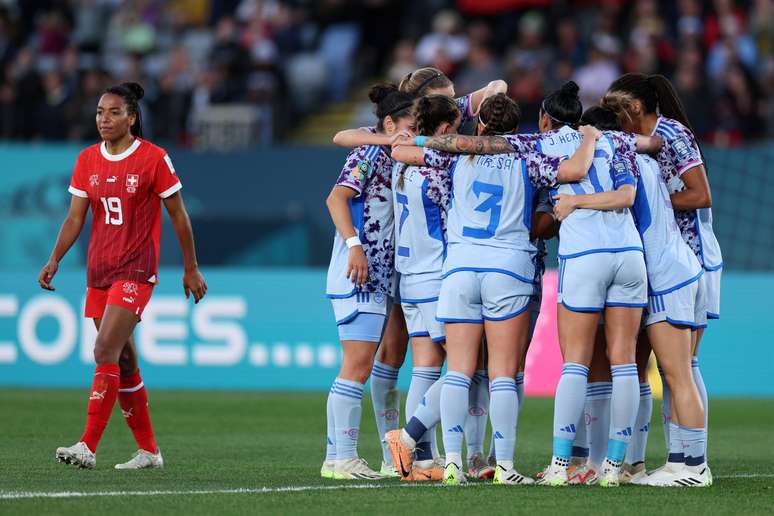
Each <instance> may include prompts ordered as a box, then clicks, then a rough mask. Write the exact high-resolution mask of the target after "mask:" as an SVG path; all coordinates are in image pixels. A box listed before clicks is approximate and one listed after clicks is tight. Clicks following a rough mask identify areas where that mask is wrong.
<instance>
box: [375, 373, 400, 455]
mask: <svg viewBox="0 0 774 516" xmlns="http://www.w3.org/2000/svg"><path fill="white" fill-rule="evenodd" d="M397 383H398V369H396V368H394V367H392V366H389V365H387V364H383V363H381V362H377V361H374V368H373V370H372V371H371V401H372V402H373V405H374V416H375V417H376V431H377V432H379V442H381V443H382V460H383V461H384V462H386V463H387V464H392V455H391V454H390V447H389V446H388V445H387V443H386V442H385V441H384V434H386V433H387V432H389V431H390V430H395V429H396V428H398V426H399V425H400V393H399V392H398V389H397V388H396V385H397Z"/></svg>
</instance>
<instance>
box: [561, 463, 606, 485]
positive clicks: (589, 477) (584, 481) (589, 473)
mask: <svg viewBox="0 0 774 516" xmlns="http://www.w3.org/2000/svg"><path fill="white" fill-rule="evenodd" d="M598 478H599V477H598V474H597V468H596V466H594V464H592V463H591V462H586V463H584V464H580V465H577V466H570V467H569V468H567V483H568V484H570V485H593V484H595V483H596V482H597V480H598Z"/></svg>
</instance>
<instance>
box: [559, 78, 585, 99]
mask: <svg viewBox="0 0 774 516" xmlns="http://www.w3.org/2000/svg"><path fill="white" fill-rule="evenodd" d="M579 90H580V88H579V87H578V85H577V84H576V83H575V81H567V82H565V83H564V84H562V88H561V89H560V90H559V93H560V94H561V95H567V96H568V97H577V96H578V91H579Z"/></svg>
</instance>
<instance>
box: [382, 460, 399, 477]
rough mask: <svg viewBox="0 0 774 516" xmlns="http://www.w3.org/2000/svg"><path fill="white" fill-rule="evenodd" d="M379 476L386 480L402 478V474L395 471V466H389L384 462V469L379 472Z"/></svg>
mask: <svg viewBox="0 0 774 516" xmlns="http://www.w3.org/2000/svg"><path fill="white" fill-rule="evenodd" d="M379 474H380V475H381V476H383V477H384V478H399V477H400V473H398V471H397V470H396V469H395V466H393V465H392V464H387V463H386V462H384V461H382V469H380V470H379Z"/></svg>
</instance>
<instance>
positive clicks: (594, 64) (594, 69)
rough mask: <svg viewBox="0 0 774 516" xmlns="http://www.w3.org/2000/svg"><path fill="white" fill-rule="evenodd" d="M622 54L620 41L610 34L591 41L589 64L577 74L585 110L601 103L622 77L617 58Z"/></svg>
mask: <svg viewBox="0 0 774 516" xmlns="http://www.w3.org/2000/svg"><path fill="white" fill-rule="evenodd" d="M619 52H620V46H619V44H618V41H617V40H616V39H615V38H613V37H612V36H610V35H609V34H601V33H600V34H595V35H594V36H593V37H592V39H591V51H590V52H589V60H588V62H587V63H586V64H585V65H583V66H581V67H580V68H578V70H577V71H576V72H575V75H574V77H573V78H574V79H575V82H577V83H578V86H580V97H581V101H582V102H583V107H584V109H585V108H587V107H589V106H593V105H595V104H598V103H599V99H601V98H602V95H604V93H605V91H607V87H608V86H609V85H610V83H611V82H613V81H614V80H616V79H617V78H618V76H619V75H621V69H620V68H619V67H618V63H617V61H616V57H617V56H618V53H619Z"/></svg>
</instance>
